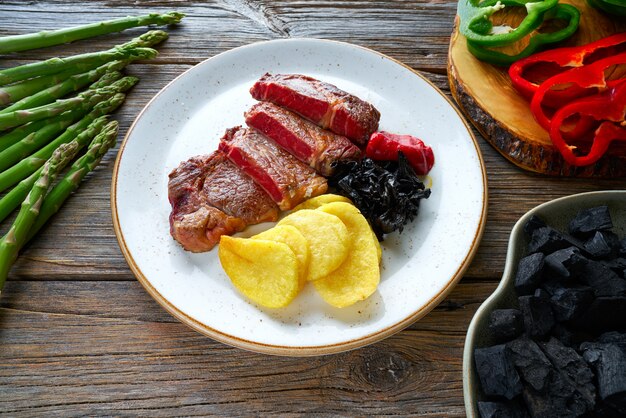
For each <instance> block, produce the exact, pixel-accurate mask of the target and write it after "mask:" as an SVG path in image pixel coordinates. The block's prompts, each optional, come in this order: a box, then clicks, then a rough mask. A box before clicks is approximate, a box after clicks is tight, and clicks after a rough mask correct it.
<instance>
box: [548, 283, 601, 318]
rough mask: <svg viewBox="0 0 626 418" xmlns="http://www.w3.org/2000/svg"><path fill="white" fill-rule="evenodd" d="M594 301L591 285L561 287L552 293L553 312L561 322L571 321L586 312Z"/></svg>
mask: <svg viewBox="0 0 626 418" xmlns="http://www.w3.org/2000/svg"><path fill="white" fill-rule="evenodd" d="M592 301H593V290H591V288H590V287H571V288H568V287H561V288H559V289H556V290H555V291H554V292H553V293H552V297H551V298H550V303H551V304H552V313H553V314H554V318H555V319H556V320H557V321H559V322H564V321H569V320H571V319H574V318H576V317H577V316H578V315H580V314H581V313H582V312H584V311H585V310H586V309H587V308H588V307H589V305H591V302H592Z"/></svg>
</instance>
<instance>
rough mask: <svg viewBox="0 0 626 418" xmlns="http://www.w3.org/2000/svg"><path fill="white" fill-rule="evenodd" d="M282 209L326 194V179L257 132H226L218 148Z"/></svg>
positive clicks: (244, 129)
mask: <svg viewBox="0 0 626 418" xmlns="http://www.w3.org/2000/svg"><path fill="white" fill-rule="evenodd" d="M219 149H220V150H221V151H223V152H224V153H225V154H226V155H227V156H228V158H229V159H230V160H231V161H232V162H234V163H235V164H237V166H239V168H241V169H242V170H243V171H244V172H245V173H246V174H248V175H249V176H250V177H252V178H253V179H254V181H255V182H256V183H257V184H259V185H260V186H261V187H263V189H265V191H266V192H267V193H268V194H269V195H270V196H271V197H272V199H274V201H275V202H276V203H277V204H278V206H279V207H280V208H281V209H283V210H289V209H292V208H293V207H294V206H296V205H297V204H298V203H300V202H302V201H304V200H305V199H308V198H310V197H313V196H317V195H320V194H323V193H325V192H326V190H327V188H328V186H327V184H326V179H325V178H324V177H322V176H319V175H318V174H317V173H315V170H313V169H312V168H311V167H309V166H307V165H305V164H304V163H302V162H300V161H299V160H298V159H297V158H296V157H294V156H293V155H291V154H289V153H288V152H287V151H285V150H284V149H282V148H280V147H279V146H278V145H276V144H275V143H274V142H272V141H271V140H269V139H268V138H266V137H265V136H263V135H262V134H261V133H260V132H257V131H255V130H254V129H246V128H242V127H241V126H237V127H235V128H231V129H229V130H227V131H226V133H225V134H224V136H223V137H222V140H221V142H220V145H219Z"/></svg>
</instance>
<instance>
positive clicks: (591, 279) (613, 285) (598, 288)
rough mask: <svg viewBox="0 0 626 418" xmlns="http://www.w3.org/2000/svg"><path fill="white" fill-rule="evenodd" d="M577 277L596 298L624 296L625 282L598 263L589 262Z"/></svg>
mask: <svg viewBox="0 0 626 418" xmlns="http://www.w3.org/2000/svg"><path fill="white" fill-rule="evenodd" d="M578 277H579V279H580V281H581V282H583V283H585V284H588V285H589V286H591V287H592V288H593V292H594V294H595V295H596V296H621V295H626V281H625V280H624V279H622V278H621V277H619V276H618V275H617V274H616V273H615V272H614V271H613V270H611V269H610V268H608V267H607V266H606V265H604V264H602V263H601V262H599V261H594V260H589V262H588V263H586V264H585V265H584V266H583V267H582V269H581V271H580V272H579V275H578Z"/></svg>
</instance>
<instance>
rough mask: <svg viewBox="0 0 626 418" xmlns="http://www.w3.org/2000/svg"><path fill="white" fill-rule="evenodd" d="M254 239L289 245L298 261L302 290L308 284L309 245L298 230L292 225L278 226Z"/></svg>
mask: <svg viewBox="0 0 626 418" xmlns="http://www.w3.org/2000/svg"><path fill="white" fill-rule="evenodd" d="M252 239H266V240H270V241H276V242H282V243H283V244H287V245H288V246H289V248H291V251H293V253H294V254H295V255H296V259H297V260H298V278H299V279H300V288H302V287H304V284H305V283H306V275H307V271H308V266H309V243H308V242H307V240H306V238H304V235H302V234H301V233H300V231H298V229H297V228H295V227H293V226H291V225H276V226H275V227H273V228H271V229H268V230H267V231H263V232H261V233H260V234H257V235H255V236H253V237H252Z"/></svg>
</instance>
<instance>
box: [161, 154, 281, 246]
mask: <svg viewBox="0 0 626 418" xmlns="http://www.w3.org/2000/svg"><path fill="white" fill-rule="evenodd" d="M169 178H170V180H169V183H168V197H169V201H170V204H171V205H172V212H171V214H170V233H171V235H172V237H173V238H174V239H175V240H176V241H178V242H179V243H180V244H181V245H182V246H183V248H184V249H185V250H188V251H192V252H203V251H209V250H210V249H211V248H213V247H214V246H215V244H217V243H218V242H219V239H220V236H222V235H230V234H234V233H235V232H238V231H241V230H243V229H244V228H245V227H246V226H247V225H251V224H255V223H260V222H265V221H275V220H276V219H277V218H278V208H277V207H276V205H275V204H274V202H273V201H272V199H271V198H270V197H269V196H268V195H267V193H265V191H263V189H261V188H260V187H259V186H258V185H257V184H256V183H254V181H252V179H250V178H249V177H248V176H247V175H245V174H244V173H243V172H242V171H241V170H239V168H237V166H235V165H234V164H233V163H231V162H230V161H229V160H228V159H227V158H226V156H225V155H224V154H223V153H222V152H220V151H216V152H214V153H213V154H211V155H203V156H198V157H193V158H190V159H189V160H187V161H184V162H182V163H181V164H180V165H179V166H178V168H176V169H175V170H174V171H172V173H171V174H170V176H169Z"/></svg>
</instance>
